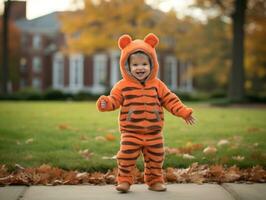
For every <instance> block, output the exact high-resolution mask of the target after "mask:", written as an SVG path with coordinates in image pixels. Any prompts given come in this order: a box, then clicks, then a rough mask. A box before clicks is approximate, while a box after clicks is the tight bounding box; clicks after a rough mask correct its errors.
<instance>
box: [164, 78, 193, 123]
mask: <svg viewBox="0 0 266 200" xmlns="http://www.w3.org/2000/svg"><path fill="white" fill-rule="evenodd" d="M159 95H160V98H161V103H162V105H163V107H164V108H165V109H166V110H168V111H169V112H171V113H172V114H173V115H175V116H178V117H182V118H183V119H185V118H187V117H189V116H190V115H191V114H192V112H193V110H192V109H191V108H188V107H186V106H185V105H184V104H183V103H182V102H181V100H180V99H179V98H178V96H176V95H175V94H174V93H173V92H171V91H170V90H169V89H168V88H167V86H166V85H165V84H164V83H163V82H162V81H160V82H159Z"/></svg>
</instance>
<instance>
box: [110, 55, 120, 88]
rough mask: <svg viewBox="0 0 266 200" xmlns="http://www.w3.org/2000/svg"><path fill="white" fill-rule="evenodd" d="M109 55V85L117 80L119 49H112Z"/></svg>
mask: <svg viewBox="0 0 266 200" xmlns="http://www.w3.org/2000/svg"><path fill="white" fill-rule="evenodd" d="M110 57H111V62H110V63H111V77H110V85H111V86H113V85H115V84H116V83H117V82H118V81H119V78H120V77H119V73H120V72H119V66H120V65H119V57H120V53H119V51H112V52H111V53H110Z"/></svg>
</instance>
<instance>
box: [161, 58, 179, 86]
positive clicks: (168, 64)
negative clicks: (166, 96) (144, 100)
mask: <svg viewBox="0 0 266 200" xmlns="http://www.w3.org/2000/svg"><path fill="white" fill-rule="evenodd" d="M164 68H165V69H164V71H165V74H166V72H167V70H168V69H167V68H170V70H171V73H170V74H171V82H170V84H169V85H168V86H169V88H170V89H171V90H177V60H176V58H175V57H174V56H166V58H165V61H164ZM164 78H165V79H166V78H168V77H166V76H164Z"/></svg>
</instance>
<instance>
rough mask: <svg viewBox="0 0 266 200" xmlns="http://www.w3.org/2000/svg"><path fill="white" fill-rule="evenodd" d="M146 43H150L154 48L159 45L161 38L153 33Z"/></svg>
mask: <svg viewBox="0 0 266 200" xmlns="http://www.w3.org/2000/svg"><path fill="white" fill-rule="evenodd" d="M144 42H146V43H148V44H149V45H151V46H152V47H153V48H154V47H155V46H156V45H157V44H158V43H159V38H158V37H157V36H156V35H154V34H153V33H149V34H148V35H146V37H145V38H144Z"/></svg>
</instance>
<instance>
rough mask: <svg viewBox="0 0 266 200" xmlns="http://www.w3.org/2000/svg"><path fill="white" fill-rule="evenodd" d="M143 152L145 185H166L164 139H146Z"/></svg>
mask: <svg viewBox="0 0 266 200" xmlns="http://www.w3.org/2000/svg"><path fill="white" fill-rule="evenodd" d="M156 138H157V139H156ZM142 152H143V156H144V181H145V183H146V184H147V185H149V186H151V185H152V184H154V183H157V182H160V183H164V178H163V170H162V167H163V161H164V147H163V138H162V137H155V139H150V140H149V139H146V142H145V145H144V146H143V149H142Z"/></svg>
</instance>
